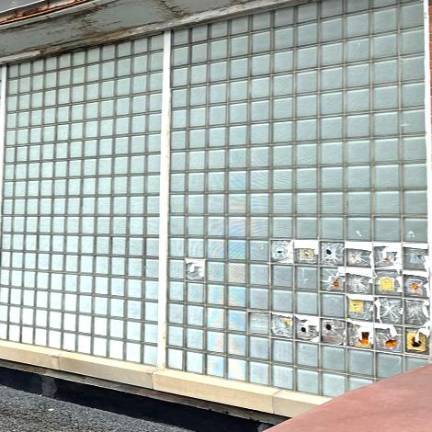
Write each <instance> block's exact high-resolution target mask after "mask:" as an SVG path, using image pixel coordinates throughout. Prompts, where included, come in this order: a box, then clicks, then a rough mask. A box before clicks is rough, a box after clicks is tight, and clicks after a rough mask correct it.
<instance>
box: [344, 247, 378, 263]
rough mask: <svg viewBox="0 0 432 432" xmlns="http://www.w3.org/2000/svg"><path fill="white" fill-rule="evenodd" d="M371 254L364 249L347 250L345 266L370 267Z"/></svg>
mask: <svg viewBox="0 0 432 432" xmlns="http://www.w3.org/2000/svg"><path fill="white" fill-rule="evenodd" d="M371 256H372V252H371V251H369V250H365V249H347V250H346V259H347V266H354V267H370V266H371Z"/></svg>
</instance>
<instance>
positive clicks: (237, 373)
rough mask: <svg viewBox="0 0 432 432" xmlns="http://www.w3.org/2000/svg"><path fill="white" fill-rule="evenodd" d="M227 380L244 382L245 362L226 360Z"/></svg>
mask: <svg viewBox="0 0 432 432" xmlns="http://www.w3.org/2000/svg"><path fill="white" fill-rule="evenodd" d="M228 378H229V379H235V380H242V381H244V380H245V379H246V361H244V360H240V359H233V358H228Z"/></svg>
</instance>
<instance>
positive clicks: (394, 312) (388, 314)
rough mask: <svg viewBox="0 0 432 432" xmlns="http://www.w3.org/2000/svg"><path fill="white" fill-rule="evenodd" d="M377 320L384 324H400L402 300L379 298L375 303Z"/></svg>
mask: <svg viewBox="0 0 432 432" xmlns="http://www.w3.org/2000/svg"><path fill="white" fill-rule="evenodd" d="M375 304H376V306H377V320H378V321H381V322H383V323H386V324H401V323H402V318H403V308H402V300H400V299H395V298H393V299H392V298H387V297H379V298H378V299H377V300H376V302H375Z"/></svg>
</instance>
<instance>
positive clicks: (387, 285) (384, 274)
mask: <svg viewBox="0 0 432 432" xmlns="http://www.w3.org/2000/svg"><path fill="white" fill-rule="evenodd" d="M401 291H402V286H401V278H400V276H399V273H398V272H397V271H393V270H387V271H385V270H381V271H377V272H376V278H375V292H376V293H378V294H387V295H400V294H401Z"/></svg>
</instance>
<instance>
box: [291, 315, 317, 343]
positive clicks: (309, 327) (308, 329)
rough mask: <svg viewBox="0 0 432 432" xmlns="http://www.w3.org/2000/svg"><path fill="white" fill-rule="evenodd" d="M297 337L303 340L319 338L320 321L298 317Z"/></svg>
mask: <svg viewBox="0 0 432 432" xmlns="http://www.w3.org/2000/svg"><path fill="white" fill-rule="evenodd" d="M296 337H297V338H298V339H301V340H308V341H312V340H314V339H315V340H317V339H318V338H319V323H318V321H317V320H315V319H307V318H299V317H296Z"/></svg>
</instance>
